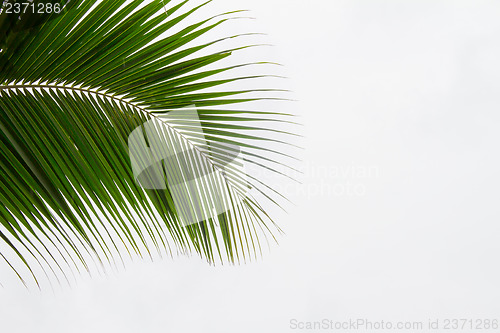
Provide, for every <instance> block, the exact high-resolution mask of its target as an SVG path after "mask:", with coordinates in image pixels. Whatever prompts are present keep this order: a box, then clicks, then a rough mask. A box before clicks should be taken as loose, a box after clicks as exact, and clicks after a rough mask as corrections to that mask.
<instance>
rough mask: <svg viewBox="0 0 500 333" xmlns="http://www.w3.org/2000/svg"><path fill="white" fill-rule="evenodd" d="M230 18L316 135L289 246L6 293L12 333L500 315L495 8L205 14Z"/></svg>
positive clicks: (360, 7) (368, 4)
mask: <svg viewBox="0 0 500 333" xmlns="http://www.w3.org/2000/svg"><path fill="white" fill-rule="evenodd" d="M234 8H246V9H250V10H251V11H252V12H251V15H252V16H254V17H256V18H257V20H256V21H255V22H252V23H249V27H250V28H252V29H258V30H260V31H264V32H267V33H268V34H269V37H267V38H268V40H269V41H271V42H272V43H273V44H275V45H276V46H275V47H274V48H273V49H272V51H265V52H269V54H272V56H274V57H275V58H277V60H278V61H280V62H282V63H283V64H285V66H286V67H285V69H284V70H283V71H284V73H285V74H286V75H288V76H290V77H291V80H289V82H290V85H291V86H292V87H291V88H292V89H293V90H294V91H295V97H296V98H297V99H298V100H299V102H297V103H295V105H294V106H293V108H294V112H296V113H299V114H300V115H301V117H302V119H303V122H304V123H305V125H306V126H305V130H304V132H305V133H304V134H305V135H306V139H305V140H304V145H305V147H306V151H305V153H304V156H303V158H304V161H305V162H306V163H305V170H306V175H305V178H304V185H303V187H302V188H298V189H297V190H296V191H295V193H290V195H291V196H292V197H293V199H294V200H295V201H296V202H297V203H298V206H297V207H296V208H293V209H291V212H290V214H288V215H286V216H280V218H279V219H278V222H279V224H280V225H281V226H282V227H283V229H284V230H285V231H286V233H287V235H286V236H285V237H282V238H281V239H280V241H281V244H280V246H275V247H273V248H272V250H271V251H270V253H268V254H267V255H266V256H265V258H264V259H263V260H261V261H260V262H258V263H252V264H249V265H246V266H240V267H229V266H228V267H217V268H213V267H209V266H207V265H206V264H205V263H204V262H202V261H201V260H198V259H195V258H179V259H175V260H170V259H165V260H163V261H156V262H154V263H149V262H140V261H136V262H135V263H132V264H129V265H128V267H127V270H126V271H122V272H120V273H111V274H110V275H109V276H106V277H94V278H93V279H90V278H88V277H82V278H81V280H80V281H79V283H78V284H77V285H75V286H73V287H71V288H63V289H62V290H56V291H55V292H54V293H50V292H49V291H44V292H38V291H36V290H32V291H30V292H27V291H25V290H23V289H22V288H10V286H9V288H0V330H1V331H3V332H9V333H11V332H75V333H79V332H209V333H212V332H214V333H216V332H217V333H223V332H228V333H229V332H231V333H233V332H237V333H240V332H241V333H247V332H248V333H250V332H251V333H255V332H270V333H271V332H272V333H281V332H293V331H294V330H291V329H290V320H291V319H297V320H300V321H316V320H322V319H324V318H327V319H331V320H336V321H343V320H349V319H357V318H367V319H369V320H372V321H380V320H385V321H400V320H403V321H405V320H410V321H424V322H427V320H428V318H433V319H437V318H440V319H441V320H444V319H446V318H472V319H474V318H480V319H494V318H496V319H500V318H499V316H500V315H499V313H500V311H499V310H500V304H499V301H498V300H499V296H500V285H499V283H498V281H500V266H499V264H498V257H499V255H500V242H499V236H500V224H499V222H500V219H499V217H500V205H499V204H498V201H499V199H500V195H499V188H500V176H499V175H498V170H499V169H500V158H499V156H498V154H499V150H498V144H499V142H500V131H499V128H500V112H499V106H500V95H499V94H498V93H497V89H498V82H499V79H500V64H499V63H500V62H499V60H498V59H500V42H499V36H500V20H498V17H500V2H497V1H430V0H429V1H368V0H365V1H353V0H349V1H337V0H323V1H320V0H315V1H296V0H265V1H264V0H252V1H243V0H215V1H214V4H213V5H211V7H210V10H209V11H210V12H213V13H216V12H218V11H221V10H222V11H225V10H230V9H234ZM360 170H361V171H363V170H365V171H366V170H368V171H369V172H368V174H367V175H362V174H359V173H358V171H360ZM349 189H351V190H352V191H353V192H349ZM292 192H293V191H292ZM1 273H2V272H0V274H1ZM495 316H496V317H495Z"/></svg>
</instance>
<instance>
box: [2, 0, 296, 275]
mask: <svg viewBox="0 0 500 333" xmlns="http://www.w3.org/2000/svg"><path fill="white" fill-rule="evenodd" d="M191 2H192V1H189V4H190V3H191ZM164 5H166V9H165V8H164ZM204 5H205V4H202V5H200V6H198V7H195V8H191V7H188V3H187V1H184V2H182V3H180V4H177V5H170V2H169V1H166V0H164V1H152V2H151V3H148V4H147V5H143V4H142V1H132V2H131V3H128V4H126V2H125V1H123V0H120V1H115V0H109V1H102V2H96V1H95V0H90V1H80V2H79V3H78V4H77V5H74V6H72V7H71V8H69V9H68V10H66V11H64V12H63V13H61V14H60V15H58V16H57V17H53V18H51V20H48V21H46V22H44V23H43V24H40V25H37V26H35V27H32V28H30V29H25V30H22V29H17V30H16V29H11V30H10V32H9V34H10V35H9V36H6V38H4V39H3V44H2V47H3V48H2V51H1V52H0V68H1V72H0V82H1V85H0V154H1V158H0V200H1V202H2V205H0V223H1V226H2V228H1V229H0V238H1V239H2V240H1V241H2V242H4V244H5V245H6V246H7V247H8V248H10V252H9V253H15V255H16V256H17V259H16V260H15V261H16V262H20V263H21V265H24V266H25V267H24V268H23V269H22V270H23V271H24V272H26V271H27V272H31V271H32V268H33V267H32V259H33V258H34V260H35V262H36V263H37V265H39V266H40V267H42V269H43V270H44V272H45V273H46V274H47V275H50V274H54V275H55V276H56V278H57V276H59V274H62V276H64V277H67V272H68V269H69V270H70V271H73V270H77V271H81V270H89V266H88V263H89V260H94V261H96V262H97V263H102V264H109V263H111V264H116V261H117V260H120V259H123V257H124V256H132V255H135V254H137V255H139V256H151V255H152V252H153V251H157V252H161V251H162V250H163V249H167V250H168V251H170V253H190V252H195V253H198V254H200V255H201V256H203V257H205V258H207V259H208V260H209V261H211V262H214V261H216V260H222V261H225V260H228V261H230V262H238V261H245V260H247V259H249V258H251V257H253V256H256V255H257V254H258V253H259V252H260V241H261V238H262V235H266V234H267V235H272V230H273V229H274V230H277V228H276V226H275V225H274V223H273V221H272V220H271V219H270V218H269V216H268V215H267V214H266V212H265V211H264V210H263V208H262V206H261V205H260V203H259V202H257V200H256V199H254V198H253V197H251V196H249V195H247V194H246V191H247V190H248V189H249V188H252V189H253V190H255V191H256V193H259V195H261V196H262V197H264V198H267V199H269V200H270V201H271V202H274V203H276V204H277V203H278V201H277V200H278V199H276V198H274V197H276V196H278V197H279V194H278V193H277V192H276V191H274V190H273V189H271V188H270V187H268V186H266V185H265V184H263V183H262V182H261V181H259V180H258V179H257V178H256V177H252V176H250V175H246V174H245V173H244V172H243V171H242V170H241V169H239V168H237V167H233V166H230V167H227V165H226V164H225V160H224V157H225V156H226V155H227V151H225V149H224V148H223V147H224V146H223V145H224V144H232V145H237V146H239V147H241V149H242V154H243V156H244V158H245V160H246V162H248V163H252V164H253V165H256V166H260V167H262V168H263V169H265V170H267V171H270V172H274V173H277V174H282V173H281V172H280V171H279V170H278V167H285V168H286V167H288V164H289V163H288V161H289V160H293V156H289V155H287V154H284V153H282V152H280V151H279V149H277V148H270V147H268V143H273V144H283V145H288V140H287V136H288V135H289V134H288V133H286V132H284V131H279V130H274V129H273V128H272V126H271V125H272V123H273V122H274V123H276V122H286V121H285V120H284V119H285V118H284V117H286V116H287V115H282V114H279V113H273V112H259V111H251V110H232V109H230V108H227V106H228V105H232V104H239V103H245V102H251V101H255V100H259V99H261V98H263V97H264V95H263V94H267V95H268V94H269V93H271V95H272V96H273V97H276V94H278V93H279V91H278V90H275V91H273V90H259V89H255V90H227V89H224V88H223V87H224V85H225V84H228V83H232V82H235V81H238V80H247V79H254V78H258V77H261V75H255V76H251V77H248V76H246V77H239V76H235V77H233V78H229V79H228V78H227V77H226V78H224V79H218V78H217V77H216V76H217V75H219V74H222V73H227V72H230V71H231V70H233V69H235V68H239V67H241V66H255V67H256V68H258V66H259V65H260V64H261V63H254V64H242V65H240V66H227V65H226V66H225V65H224V61H225V59H226V58H227V57H230V56H231V54H232V51H233V50H221V51H219V52H213V53H208V54H207V53H205V54H203V55H197V54H199V52H200V51H203V50H205V49H206V48H208V47H209V46H210V47H211V46H213V45H217V43H218V42H219V41H214V42H211V43H206V44H196V41H197V39H198V38H199V37H200V36H202V35H204V34H206V33H208V32H210V31H211V30H212V29H215V28H216V27H218V26H219V25H221V24H223V23H224V22H225V21H226V20H227V19H228V16H227V15H222V16H217V17H214V18H210V19H207V20H204V21H202V22H197V23H192V24H187V23H185V22H186V20H187V18H188V17H190V16H191V14H193V13H194V12H195V11H198V10H201V8H202V7H203V6H204ZM165 10H166V13H165ZM229 14H230V13H229ZM2 15H4V13H2V14H1V15H0V23H1V22H2V20H1V18H2V17H3V16H2ZM229 17H230V15H229ZM173 29H176V30H175V31H177V32H175V33H169V32H170V31H173ZM18 30H19V31H18ZM243 47H245V46H243ZM219 63H220V65H219ZM214 65H217V66H219V67H214ZM207 66H210V68H207ZM214 68H215V69H214ZM206 89H209V90H206ZM215 89H216V90H215ZM249 93H253V95H252V96H251V97H248V95H247V94H249ZM256 93H257V94H260V95H261V96H260V97H254V96H255V94H256ZM268 96H269V95H268ZM193 105H194V106H196V107H197V108H198V107H199V108H202V109H200V110H199V114H198V115H199V120H200V123H198V124H194V125H193V124H192V123H190V122H189V121H186V119H183V118H182V117H179V118H178V119H172V118H169V117H168V115H169V110H175V109H182V108H185V107H189V106H193ZM151 119H156V120H158V121H160V123H161V124H162V126H165V127H166V128H169V129H170V132H169V133H170V134H169V136H170V137H169V140H173V141H175V142H177V144H178V145H180V146H182V147H185V148H186V149H187V151H189V152H190V153H189V154H191V156H188V159H190V160H198V161H201V162H200V163H202V164H205V165H206V166H207V167H209V168H211V169H212V170H213V171H214V172H218V171H221V170H224V172H222V173H221V175H222V176H219V177H218V178H217V177H215V176H213V177H212V176H211V177H207V178H206V179H205V180H203V181H202V182H200V183H198V185H197V186H198V188H199V191H200V193H199V194H200V197H201V198H203V200H202V201H203V202H205V200H206V202H209V201H210V200H211V196H212V195H213V194H212V193H210V189H211V188H213V186H215V185H217V186H222V187H224V191H225V192H224V193H226V194H225V196H224V198H223V200H224V205H225V207H226V208H228V209H227V211H226V212H225V213H221V214H219V215H218V216H217V217H214V218H210V219H207V220H204V221H202V222H199V223H193V224H189V225H185V224H183V223H181V222H180V218H179V216H180V214H179V213H180V212H179V211H178V210H179V209H180V207H179V206H178V205H177V206H176V205H175V204H174V200H173V192H172V188H167V189H165V190H147V189H144V188H142V187H141V186H139V185H138V184H137V182H136V180H135V178H134V174H133V172H132V168H131V165H130V156H129V147H128V142H127V139H128V137H129V135H130V134H131V133H132V131H134V130H135V129H137V128H140V127H141V126H143V125H144V123H146V122H147V121H149V120H151ZM287 121H288V120H287ZM263 122H264V123H265V124H268V125H262V123H263ZM252 123H258V125H257V124H256V125H252ZM200 130H201V132H200ZM253 133H254V134H253ZM207 143H208V146H207ZM273 147H275V145H273ZM165 167H166V168H168V165H167V166H165ZM167 174H168V172H167ZM270 226H273V228H270ZM1 256H2V257H3V258H4V259H5V260H7V261H8V262H9V264H10V265H12V267H13V268H14V269H16V268H20V267H17V266H16V264H12V263H11V260H10V259H12V258H9V257H8V256H6V255H4V254H3V253H1ZM28 257H29V258H28ZM56 271H59V272H60V273H56ZM21 275H22V274H20V277H21ZM33 275H34V277H35V279H36V278H37V277H36V274H34V273H33Z"/></svg>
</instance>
